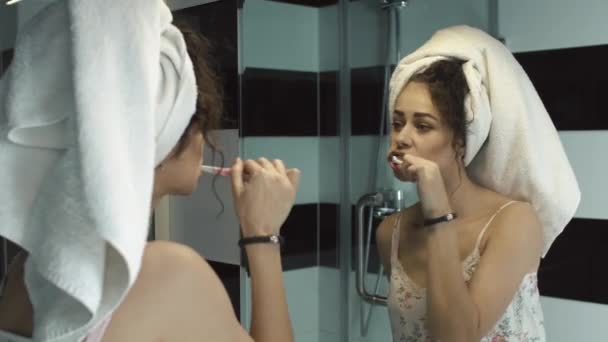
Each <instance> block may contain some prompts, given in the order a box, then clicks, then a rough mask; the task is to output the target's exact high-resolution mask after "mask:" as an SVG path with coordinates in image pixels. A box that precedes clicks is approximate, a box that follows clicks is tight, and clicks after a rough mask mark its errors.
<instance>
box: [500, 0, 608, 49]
mask: <svg viewBox="0 0 608 342" xmlns="http://www.w3.org/2000/svg"><path fill="white" fill-rule="evenodd" d="M606 13H608V1H605V0H585V1H571V0H535V1H529V0H499V1H498V18H499V19H498V25H499V28H498V29H499V32H500V35H502V36H504V37H505V38H506V40H507V46H508V47H509V49H511V51H514V52H523V51H536V50H550V49H561V48H568V47H579V46H589V45H601V44H608V25H606Z"/></svg>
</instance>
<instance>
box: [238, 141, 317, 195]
mask: <svg viewBox="0 0 608 342" xmlns="http://www.w3.org/2000/svg"><path fill="white" fill-rule="evenodd" d="M241 146H242V156H243V158H246V159H257V158H259V157H266V158H269V159H274V158H278V159H282V160H283V162H284V163H285V165H286V166H287V167H297V168H298V169H300V171H301V176H300V189H299V191H298V194H297V196H296V203H297V204H304V203H319V138H318V137H245V138H243V139H242V145H241Z"/></svg>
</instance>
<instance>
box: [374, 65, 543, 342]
mask: <svg viewBox="0 0 608 342" xmlns="http://www.w3.org/2000/svg"><path fill="white" fill-rule="evenodd" d="M462 65H463V62H462V61H459V60H456V59H444V60H440V61H437V62H434V63H433V64H431V65H430V66H429V67H428V68H426V69H425V70H423V71H422V72H420V73H417V74H415V75H414V76H412V77H411V78H410V79H409V81H408V82H407V83H406V85H405V86H404V87H403V89H397V90H395V91H397V92H398V96H397V98H396V102H395V104H394V112H393V113H391V114H392V132H391V135H390V139H391V145H390V151H389V154H388V161H389V163H390V166H391V167H392V169H393V170H394V175H395V177H396V178H397V179H399V180H401V181H404V182H415V183H416V185H417V189H418V193H419V199H420V201H419V203H417V204H415V205H413V206H412V207H409V208H406V209H404V210H403V211H402V212H400V213H396V214H394V215H392V216H391V217H389V218H387V219H386V220H385V221H383V222H382V223H381V225H380V227H379V229H378V230H377V240H378V247H379V252H380V255H381V259H382V261H383V264H384V266H385V268H386V270H388V271H387V272H388V274H389V275H390V295H389V312H390V318H391V325H392V330H393V339H394V341H436V340H438V341H442V342H448V341H462V342H465V341H466V342H470V341H480V340H482V341H544V330H543V316H542V311H541V307H540V297H539V293H538V288H537V278H536V270H537V268H538V266H539V261H540V257H541V253H542V243H543V236H542V229H541V225H540V223H539V220H538V218H537V215H536V213H535V211H534V209H533V208H532V207H531V206H530V204H528V203H525V202H520V201H515V200H513V199H512V198H509V197H507V196H504V195H501V194H499V193H497V192H496V191H494V190H492V189H488V188H485V187H483V186H481V185H479V184H476V183H475V182H473V181H472V180H471V179H470V178H469V175H468V174H467V169H466V168H465V164H464V155H465V148H466V144H467V126H468V122H467V120H466V115H465V98H466V96H467V94H468V92H469V88H468V85H467V81H466V79H465V75H464V73H463V69H462ZM451 214H454V215H451Z"/></svg>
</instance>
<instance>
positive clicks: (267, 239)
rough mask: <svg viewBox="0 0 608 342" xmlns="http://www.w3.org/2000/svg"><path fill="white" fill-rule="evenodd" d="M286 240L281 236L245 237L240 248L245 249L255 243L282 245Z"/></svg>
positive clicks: (241, 240)
mask: <svg viewBox="0 0 608 342" xmlns="http://www.w3.org/2000/svg"><path fill="white" fill-rule="evenodd" d="M283 242H284V239H283V237H282V236H281V235H263V236H250V237H244V238H242V239H240V240H239V247H241V248H243V247H245V246H246V245H250V244H254V243H273V244H275V245H282V244H283Z"/></svg>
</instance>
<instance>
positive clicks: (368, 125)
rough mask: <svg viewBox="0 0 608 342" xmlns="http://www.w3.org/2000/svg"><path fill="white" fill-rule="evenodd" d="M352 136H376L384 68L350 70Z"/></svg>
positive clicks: (378, 128) (380, 109)
mask: <svg viewBox="0 0 608 342" xmlns="http://www.w3.org/2000/svg"><path fill="white" fill-rule="evenodd" d="M351 87H352V88H351V113H352V114H351V115H352V117H351V131H352V135H378V133H379V132H380V118H381V115H380V113H381V111H382V96H383V89H384V88H383V87H384V67H382V66H379V67H369V68H358V69H352V70H351Z"/></svg>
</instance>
